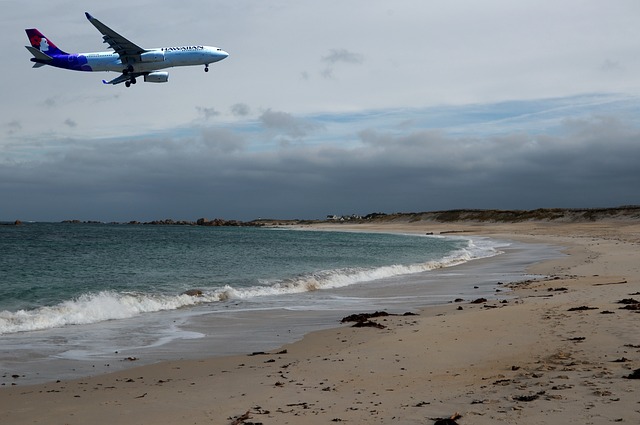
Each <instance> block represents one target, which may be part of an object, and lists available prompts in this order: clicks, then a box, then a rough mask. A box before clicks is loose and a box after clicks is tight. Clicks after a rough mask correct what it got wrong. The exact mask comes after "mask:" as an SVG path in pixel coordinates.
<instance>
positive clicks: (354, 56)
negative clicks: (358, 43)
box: [322, 49, 364, 65]
mask: <svg viewBox="0 0 640 425" xmlns="http://www.w3.org/2000/svg"><path fill="white" fill-rule="evenodd" d="M322 60H323V61H324V62H328V63H329V64H332V65H333V64H336V63H351V64H361V63H362V62H363V60H364V59H363V56H362V55H360V54H358V53H353V52H350V51H348V50H347V49H331V50H330V51H329V54H328V55H326V56H323V57H322Z"/></svg>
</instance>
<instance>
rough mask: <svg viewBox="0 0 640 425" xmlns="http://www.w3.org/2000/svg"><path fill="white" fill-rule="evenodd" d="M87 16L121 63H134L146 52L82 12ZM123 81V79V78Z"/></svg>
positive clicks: (87, 13)
mask: <svg viewBox="0 0 640 425" xmlns="http://www.w3.org/2000/svg"><path fill="white" fill-rule="evenodd" d="M84 14H85V15H86V16H87V19H88V20H89V22H91V23H92V24H93V26H94V27H96V28H97V29H98V31H100V32H101V33H102V35H103V37H102V39H103V40H104V42H105V43H107V44H108V45H109V47H111V48H112V49H113V50H115V52H116V53H117V54H118V55H120V60H121V61H122V63H134V62H140V55H141V54H142V53H144V52H146V50H145V49H143V48H142V47H140V46H138V45H137V44H135V43H132V42H131V41H129V40H127V39H126V38H124V37H123V36H121V35H120V34H118V33H117V32H115V31H114V30H112V29H111V28H109V27H108V26H106V25H105V24H103V23H102V22H100V21H99V20H97V19H96V18H94V17H93V16H91V15H90V14H89V12H85V13H84ZM123 81H124V80H123Z"/></svg>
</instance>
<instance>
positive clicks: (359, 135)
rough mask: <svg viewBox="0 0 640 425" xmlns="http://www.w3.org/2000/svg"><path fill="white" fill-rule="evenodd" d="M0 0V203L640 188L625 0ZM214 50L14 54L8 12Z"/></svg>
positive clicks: (52, 207) (547, 202)
mask: <svg viewBox="0 0 640 425" xmlns="http://www.w3.org/2000/svg"><path fill="white" fill-rule="evenodd" d="M78 4H79V3H78V2H68V1H55V0H53V1H43V0H33V1H29V2H24V1H18V0H15V1H13V0H0V10H1V11H2V12H1V13H0V33H1V34H2V37H1V38H0V40H1V41H0V46H1V47H2V52H3V55H4V56H3V57H4V63H3V65H2V71H1V75H2V78H0V220H15V219H21V220H39V221H42V220H47V221H58V220H63V219H80V220H104V221H128V220H142V221H144V220H152V219H162V218H174V219H190V220H192V219H197V218H199V217H207V218H216V217H218V218H225V219H241V220H250V219H254V218H258V217H274V218H322V217H324V216H326V215H327V214H353V213H355V214H367V213H370V212H387V213H392V212H412V211H413V212H418V211H431V210H441V209H452V208H501V209H531V208H541V207H601V206H618V205H629V204H640V164H639V163H638V162H639V160H640V20H639V19H640V2H639V1H638V0H611V1H606V2H605V1H601V0H563V1H561V2H560V1H557V0H521V1H513V0H484V1H476V0H446V1H445V0H415V1H414V0H397V1H393V2H391V1H379V0H347V1H345V0H341V1H334V0H325V1H311V0H270V1H264V0H234V1H228V0H227V1H218V0H207V1H190V0H187V1H184V2H176V1H168V0H154V1H144V0H143V1H138V2H133V3H132V2H130V1H121V0H110V1H89V2H84V3H83V4H82V5H81V6H79V5H78ZM85 10H86V11H89V12H90V13H92V14H93V15H94V16H95V17H96V18H98V19H100V20H101V21H102V22H104V23H105V24H107V25H109V26H111V27H112V28H113V29H114V30H116V31H118V32H119V33H121V34H122V35H124V36H126V37H127V38H129V39H130V40H131V41H133V42H135V43H136V44H138V45H141V46H142V47H145V48H153V47H169V46H181V45H193V44H204V45H212V46H217V47H221V48H222V49H224V50H226V51H227V52H229V54H230V56H229V57H228V58H227V59H225V60H224V61H222V62H219V63H216V64H213V65H211V67H210V72H208V73H206V74H205V73H204V72H203V67H199V66H198V67H191V68H174V69H170V70H169V72H170V80H169V83H167V84H151V83H142V82H140V83H139V84H137V85H136V86H133V87H131V88H126V87H125V86H124V85H118V86H106V85H103V84H102V83H101V80H102V79H105V78H106V79H110V78H114V77H115V76H116V74H114V73H84V72H73V71H65V70H60V69H56V68H51V67H42V68H39V69H32V68H31V65H32V63H31V62H29V58H30V54H29V52H28V51H27V50H26V49H25V48H24V46H25V45H27V44H28V40H27V37H26V34H25V32H24V29H25V28H33V27H35V28H38V29H39V30H40V31H41V32H42V33H44V34H45V35H46V36H47V37H48V38H50V39H51V40H52V41H53V42H54V43H55V44H56V45H57V46H58V47H59V48H61V49H63V50H66V51H69V52H92V51H101V50H107V49H108V46H107V45H105V44H103V43H102V38H101V34H100V33H99V32H98V31H97V30H96V29H95V28H94V27H93V25H91V24H90V23H89V22H88V21H87V20H86V18H85V16H84V12H85Z"/></svg>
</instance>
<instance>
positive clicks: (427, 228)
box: [0, 221, 640, 424]
mask: <svg viewBox="0 0 640 425" xmlns="http://www.w3.org/2000/svg"><path fill="white" fill-rule="evenodd" d="M338 228H339V229H345V227H342V226H340V227H338ZM350 228H353V229H356V230H368V231H371V230H375V231H403V232H433V233H435V234H438V233H444V232H452V231H453V232H462V234H477V235H484V236H491V237H495V238H499V239H507V240H509V239H511V240H520V241H523V242H529V243H545V244H552V245H562V246H566V247H567V251H566V252H567V253H568V254H569V256H567V257H563V258H560V259H556V260H551V261H546V262H544V263H542V264H538V265H536V266H535V267H532V269H531V270H530V271H531V273H535V274H542V275H547V276H549V277H547V278H544V279H538V280H535V281H527V282H520V283H519V284H514V285H510V286H511V287H512V289H513V290H512V291H511V292H506V291H505V292H504V294H505V297H503V298H502V299H501V298H500V297H499V298H498V299H496V300H490V301H486V302H479V303H473V302H472V301H474V300H471V299H465V300H463V301H458V302H452V303H450V304H447V305H443V306H436V307H428V308H425V309H424V310H422V311H421V312H420V315H419V316H391V317H381V318H375V319H371V320H372V321H373V322H375V323H378V324H380V325H382V326H384V328H378V327H360V328H354V327H350V326H349V325H343V326H342V327H339V328H336V329H329V330H324V331H319V332H314V333H311V334H309V335H307V336H305V337H304V338H303V340H301V341H299V342H296V343H293V344H288V345H285V346H283V347H281V348H279V349H276V350H272V351H270V352H268V353H265V354H258V355H252V356H248V355H241V356H231V357H219V358H212V359H203V360H188V361H177V362H165V363H159V364H155V365H150V366H143V367H138V368H133V369H128V370H125V371H121V372H117V373H114V374H107V375H101V376H97V377H92V378H86V379H81V380H74V381H62V382H52V383H47V384H41V385H35V386H21V385H17V386H11V387H6V388H1V389H0V422H1V423H7V424H9V423H10V424H87V423H92V424H107V423H109V424H111V423H127V424H128V423H131V424H207V423H212V424H232V423H235V424H242V423H246V424H248V423H263V424H296V423H305V424H327V423H351V424H363V423H368V424H375V423H379V424H388V423H398V424H427V423H433V422H435V419H437V418H445V417H450V416H452V415H453V414H454V413H458V414H459V415H461V417H460V418H459V419H457V420H456V421H457V422H458V423H459V424H494V423H496V422H503V423H509V424H551V423H553V424H557V423H563V424H574V423H575V424H586V423H594V424H602V423H610V422H622V423H638V422H640V393H639V392H638V389H639V388H638V387H639V386H640V381H639V380H637V379H628V378H627V377H634V376H636V375H634V371H636V370H637V369H638V368H640V331H638V326H637V325H638V320H639V319H640V316H638V313H637V311H638V310H633V309H629V308H633V307H629V306H634V305H636V304H635V303H632V304H620V303H619V301H621V300H629V299H633V300H640V294H639V291H640V249H639V248H640V223H637V222H634V221H615V222H613V221H612V222H595V223H581V224H569V223H565V224H562V223H547V222H528V223H522V224H509V225H502V224H500V225H492V224H477V223H456V224H446V225H445V224H436V223H429V222H417V223H399V224H388V225H377V226H376V225H374V226H350ZM507 295H508V296H507ZM623 307H627V308H625V309H622V308H623ZM353 313H359V312H356V311H354V312H353Z"/></svg>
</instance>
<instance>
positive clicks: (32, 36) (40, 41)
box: [25, 28, 68, 60]
mask: <svg viewBox="0 0 640 425" xmlns="http://www.w3.org/2000/svg"><path fill="white" fill-rule="evenodd" d="M25 32H26V33H27V37H29V41H30V42H31V47H32V48H33V50H32V49H29V46H27V49H29V51H30V52H31V53H32V54H33V55H34V56H35V58H36V59H41V60H45V59H43V58H38V56H37V55H36V53H35V52H34V50H38V51H40V52H41V53H43V54H44V55H46V56H48V57H49V59H51V57H52V56H57V55H66V54H68V53H67V52H64V51H62V50H60V49H58V47H57V46H56V45H55V44H54V43H53V41H51V39H49V38H47V37H45V36H44V34H42V33H41V32H40V31H38V30H37V29H35V28H30V29H26V30H25Z"/></svg>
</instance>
